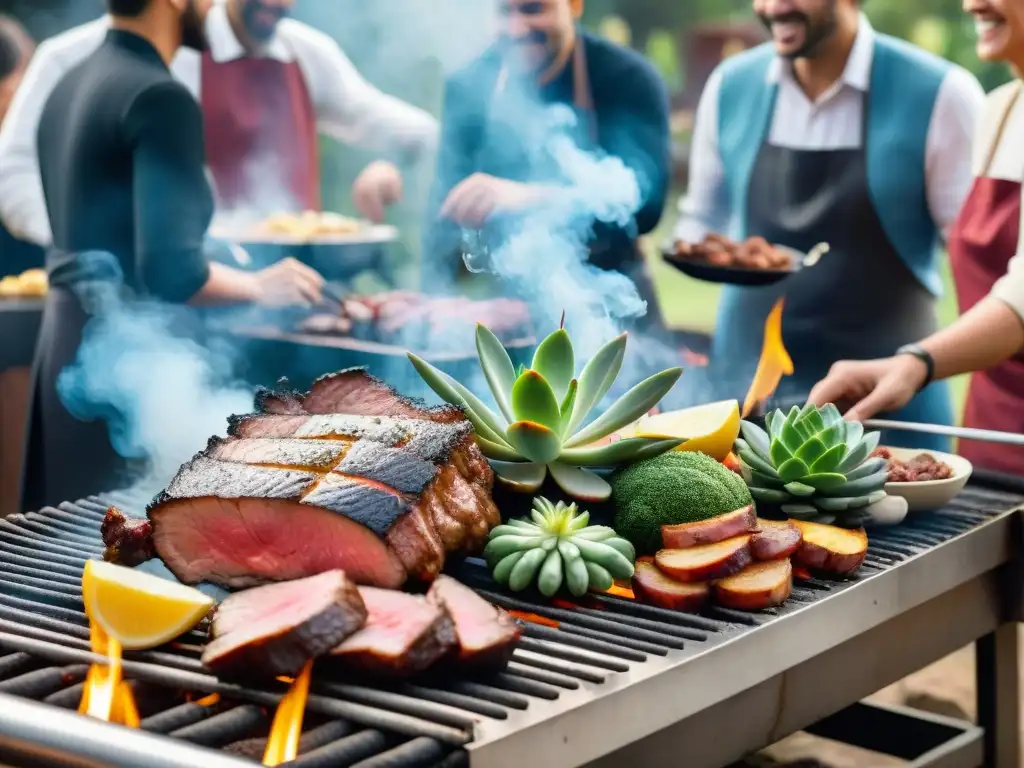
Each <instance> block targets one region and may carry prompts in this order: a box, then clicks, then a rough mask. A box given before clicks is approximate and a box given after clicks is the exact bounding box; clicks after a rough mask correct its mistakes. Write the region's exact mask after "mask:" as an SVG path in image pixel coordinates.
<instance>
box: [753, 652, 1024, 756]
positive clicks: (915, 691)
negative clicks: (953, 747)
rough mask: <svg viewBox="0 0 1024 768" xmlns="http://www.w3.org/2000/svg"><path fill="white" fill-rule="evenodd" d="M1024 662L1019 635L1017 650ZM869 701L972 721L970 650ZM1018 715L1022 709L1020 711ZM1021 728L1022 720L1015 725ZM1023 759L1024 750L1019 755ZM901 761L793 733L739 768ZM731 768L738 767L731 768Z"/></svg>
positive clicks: (971, 657)
mask: <svg viewBox="0 0 1024 768" xmlns="http://www.w3.org/2000/svg"><path fill="white" fill-rule="evenodd" d="M1020 657H1021V660H1022V661H1024V636H1022V640H1021V646H1020ZM869 700H870V701H878V702H880V703H885V704H899V705H904V706H910V707H917V708H919V709H926V710H928V711H931V712H934V713H936V714H940V715H947V716H950V717H960V718H967V719H972V720H973V719H974V717H975V715H976V710H977V707H976V705H975V701H974V647H973V646H969V647H967V648H964V649H962V650H960V651H958V652H957V653H955V654H953V655H952V656H948V657H947V658H945V659H943V660H942V661H939V662H936V663H935V664H932V665H931V666H930V667H925V668H924V669H922V670H921V671H920V672H917V673H916V674H914V675H911V676H910V677H908V678H906V679H904V680H901V681H900V682H898V683H896V684H895V685H892V686H890V687H888V688H885V689H884V690H882V691H879V692H878V693H877V694H875V695H874V696H872V697H871V698H870V699H869ZM1022 711H1024V710H1022ZM1021 728H1022V729H1024V722H1022V723H1021ZM1021 758H1022V761H1024V751H1022V756H1021ZM905 764H906V763H904V762H903V761H902V760H898V759H895V758H891V757H887V756H884V755H879V754H877V753H875V752H867V751H865V750H861V749H855V748H853V747H848V746H845V745H843V744H837V743H836V742H833V741H829V740H827V739H820V738H817V737H815V736H810V735H808V734H806V733H796V734H793V735H792V736H790V737H789V738H787V739H785V740H783V741H780V742H779V743H778V744H775V745H774V746H772V747H770V748H769V749H766V750H764V752H762V753H760V754H758V755H756V756H753V757H752V758H750V759H748V760H747V761H744V763H742V764H741V766H742V767H743V768H755V767H756V768H767V767H768V766H772V767H773V768H782V766H788V767H790V768H819V767H820V766H826V767H827V768H895V766H901V765H905ZM734 768H740V766H735V767H734Z"/></svg>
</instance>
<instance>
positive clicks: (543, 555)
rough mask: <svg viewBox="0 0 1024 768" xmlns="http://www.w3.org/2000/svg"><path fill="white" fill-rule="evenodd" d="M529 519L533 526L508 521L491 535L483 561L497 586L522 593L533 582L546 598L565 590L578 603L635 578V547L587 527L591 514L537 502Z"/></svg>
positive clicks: (607, 530) (604, 529) (572, 506)
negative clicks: (578, 599) (615, 582)
mask: <svg viewBox="0 0 1024 768" xmlns="http://www.w3.org/2000/svg"><path fill="white" fill-rule="evenodd" d="M530 514H531V517H532V520H510V521H509V522H508V524H507V525H499V526H498V527H497V528H495V529H494V530H493V531H491V540H490V542H489V543H488V544H487V548H486V549H485V550H484V557H486V558H487V562H488V565H490V567H491V570H492V573H493V574H494V580H495V581H497V582H498V583H499V584H501V585H503V586H507V587H508V588H509V589H511V590H512V591H513V592H521V591H522V590H524V589H526V588H527V587H529V586H530V585H531V584H533V583H534V582H536V584H537V589H538V590H540V593H541V594H542V595H544V596H546V597H552V596H554V594H555V593H556V592H558V590H560V589H561V588H562V587H563V586H564V587H565V589H566V590H567V591H568V592H569V594H571V595H573V596H575V597H582V596H583V595H585V594H586V593H587V591H588V590H590V589H597V590H600V591H607V590H609V589H611V586H612V582H613V579H623V580H625V579H631V578H632V577H633V563H634V561H635V560H636V551H635V550H634V549H633V545H632V544H630V543H629V542H628V541H626V540H625V539H623V538H620V537H618V536H617V535H616V534H615V531H613V530H612V529H611V528H608V527H607V526H604V525H588V523H589V522H590V513H589V512H578V511H577V509H576V505H575V504H569V505H566V504H565V502H562V501H560V502H558V503H557V504H554V503H552V502H551V501H549V500H548V499H545V498H542V497H537V498H535V499H534V500H533V511H532V512H531V513H530Z"/></svg>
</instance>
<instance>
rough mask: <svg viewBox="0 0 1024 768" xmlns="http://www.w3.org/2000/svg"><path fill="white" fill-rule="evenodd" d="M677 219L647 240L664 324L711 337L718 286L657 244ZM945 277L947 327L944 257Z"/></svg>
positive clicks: (957, 388)
mask: <svg viewBox="0 0 1024 768" xmlns="http://www.w3.org/2000/svg"><path fill="white" fill-rule="evenodd" d="M672 199H673V200H675V199H678V198H677V197H674V198H672ZM675 219H676V215H675V211H674V210H672V211H669V212H666V214H665V217H664V219H663V220H662V224H661V226H660V227H659V229H658V231H657V232H655V233H654V234H653V235H652V236H651V237H650V238H649V239H648V244H649V253H648V258H649V260H650V263H651V266H652V274H653V276H654V282H655V290H656V291H657V295H658V301H659V303H660V304H661V311H662V314H663V316H664V318H665V322H666V323H667V324H668V325H669V327H671V328H678V329H685V330H689V331H694V332H699V333H708V334H710V333H711V332H712V331H713V330H714V327H715V311H716V307H717V305H718V293H719V287H718V286H717V285H715V284H713V283H703V282H701V281H699V280H694V279H693V278H691V277H687V276H686V275H684V274H683V273H682V272H680V271H679V270H677V269H674V268H672V267H670V266H668V265H667V264H665V262H664V261H663V260H662V258H661V256H660V254H659V253H658V252H657V250H658V245H659V244H660V243H663V242H665V240H666V239H667V237H668V235H669V233H670V232H671V231H672V227H673V226H674V223H675ZM942 276H943V282H944V284H945V286H946V289H945V292H944V293H943V296H942V298H941V299H940V300H939V321H940V322H941V323H942V324H943V325H948V324H950V323H952V322H953V321H954V320H955V319H956V318H957V314H958V312H957V305H956V292H955V290H954V289H953V278H952V275H951V273H950V270H949V264H948V263H947V262H946V260H945V258H943V265H942ZM967 382H968V377H967V376H959V377H957V378H955V379H953V380H952V381H951V384H952V387H953V399H954V409H955V413H957V414H960V413H961V412H962V410H963V403H964V399H965V397H966V395H967Z"/></svg>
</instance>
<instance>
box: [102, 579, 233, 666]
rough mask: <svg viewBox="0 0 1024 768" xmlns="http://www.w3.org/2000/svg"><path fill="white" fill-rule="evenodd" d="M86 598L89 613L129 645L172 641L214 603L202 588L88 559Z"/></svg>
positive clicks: (148, 645)
mask: <svg viewBox="0 0 1024 768" xmlns="http://www.w3.org/2000/svg"><path fill="white" fill-rule="evenodd" d="M82 600H83V601H84V602H85V612H86V614H87V615H88V616H89V618H90V619H92V621H94V622H95V623H96V624H98V625H99V626H100V627H101V628H102V629H103V630H104V631H105V632H106V633H107V634H108V635H110V636H111V637H113V638H116V639H117V640H118V641H119V642H120V643H121V645H122V646H123V647H124V648H125V650H142V649H144V648H155V647H156V646H158V645H163V644H164V643H167V642H170V641H171V640H173V639H174V638H176V637H178V636H179V635H182V634H183V633H185V632H187V631H188V630H190V629H192V628H193V627H194V626H195V625H196V624H198V623H199V622H200V621H202V619H203V617H204V616H206V614H207V613H209V612H210V609H211V608H212V607H213V599H212V598H210V597H207V596H206V595H204V594H203V593H202V592H200V591H199V590H198V589H193V588H192V587H186V586H183V585H181V584H176V583H175V582H173V581H168V580H167V579H161V578H160V577H158V576H152V575H150V574H148V573H142V572H140V571H136V570H133V569H132V568H125V567H124V566H120V565H114V564H113V563H106V562H102V561H99V560H89V561H88V562H87V563H86V564H85V570H84V571H83V572H82Z"/></svg>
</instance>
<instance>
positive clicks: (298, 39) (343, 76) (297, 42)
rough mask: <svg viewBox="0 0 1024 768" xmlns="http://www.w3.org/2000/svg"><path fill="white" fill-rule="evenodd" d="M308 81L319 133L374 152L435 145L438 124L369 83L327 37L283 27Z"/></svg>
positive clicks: (418, 151)
mask: <svg viewBox="0 0 1024 768" xmlns="http://www.w3.org/2000/svg"><path fill="white" fill-rule="evenodd" d="M283 29H284V30H286V34H287V37H288V39H289V41H290V43H291V44H292V46H293V48H294V49H295V51H296V55H297V56H298V59H299V63H300V64H301V65H302V68H303V70H304V73H305V75H306V77H307V82H308V85H309V89H310V93H311V94H312V97H313V102H314V104H315V106H316V110H317V122H318V125H319V128H320V130H321V131H323V132H324V133H325V134H326V135H328V136H330V137H331V138H333V139H336V140H338V141H342V142H344V143H346V144H352V145H354V146H357V147H360V148H362V149H368V150H374V151H391V152H394V151H398V152H400V153H403V154H412V155H414V156H419V155H421V154H423V153H424V152H432V151H433V150H434V149H435V148H436V146H437V140H438V126H437V121H436V120H435V119H434V118H433V117H431V116H430V115H429V114H428V113H427V112H425V111H424V110H422V109H418V108H417V107H414V106H412V105H411V104H407V103H406V102H404V101H402V100H401V99H397V98H395V97H394V96H389V95H388V94H386V93H383V92H382V91H380V90H378V89H377V88H375V87H374V86H373V85H372V84H370V83H369V82H368V81H367V80H366V79H365V78H364V77H363V76H362V75H360V74H359V72H358V70H357V69H356V68H355V66H354V65H353V64H352V62H351V61H350V60H349V58H348V57H347V56H345V54H344V52H342V50H341V48H340V47H339V46H338V44H337V43H336V42H334V40H332V39H331V38H330V37H328V36H327V35H325V34H323V33H321V32H318V31H317V30H314V29H313V28H311V27H308V26H306V25H303V24H299V23H297V22H296V23H292V24H289V25H288V26H286V27H284V28H283Z"/></svg>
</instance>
